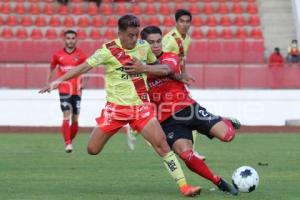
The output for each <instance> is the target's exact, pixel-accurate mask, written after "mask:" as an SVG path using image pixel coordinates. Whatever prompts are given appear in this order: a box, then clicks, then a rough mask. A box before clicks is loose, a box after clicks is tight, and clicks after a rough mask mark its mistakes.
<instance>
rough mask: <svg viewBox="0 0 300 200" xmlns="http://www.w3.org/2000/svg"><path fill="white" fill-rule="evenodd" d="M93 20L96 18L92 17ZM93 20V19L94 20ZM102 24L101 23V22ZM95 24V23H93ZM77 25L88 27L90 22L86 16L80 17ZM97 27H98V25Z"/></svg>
mask: <svg viewBox="0 0 300 200" xmlns="http://www.w3.org/2000/svg"><path fill="white" fill-rule="evenodd" d="M94 18H96V17H94ZM94 18H93V19H94ZM101 22H102V21H101ZM95 24H96V23H95ZM77 25H78V26H79V27H88V26H89V25H90V20H89V18H88V17H87V16H82V17H80V18H79V19H78V23H77ZM101 25H102V24H101ZM98 26H99V25H98Z"/></svg>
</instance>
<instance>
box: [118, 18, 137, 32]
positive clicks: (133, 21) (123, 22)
mask: <svg viewBox="0 0 300 200" xmlns="http://www.w3.org/2000/svg"><path fill="white" fill-rule="evenodd" d="M129 27H133V28H139V27H140V20H139V19H138V18H137V17H136V16H134V15H123V16H122V17H120V19H119V21H118V28H119V31H126V30H127V28H129Z"/></svg>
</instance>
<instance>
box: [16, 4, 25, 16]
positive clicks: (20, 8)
mask: <svg viewBox="0 0 300 200" xmlns="http://www.w3.org/2000/svg"><path fill="white" fill-rule="evenodd" d="M14 12H15V13H16V14H21V15H22V14H25V13H26V7H25V5H24V4H23V3H17V4H15V9H14Z"/></svg>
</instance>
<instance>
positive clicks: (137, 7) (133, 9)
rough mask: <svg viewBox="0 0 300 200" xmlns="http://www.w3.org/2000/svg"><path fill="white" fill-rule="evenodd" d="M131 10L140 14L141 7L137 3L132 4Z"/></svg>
mask: <svg viewBox="0 0 300 200" xmlns="http://www.w3.org/2000/svg"><path fill="white" fill-rule="evenodd" d="M131 12H132V14H134V15H140V14H141V13H142V10H141V7H140V6H139V5H138V4H134V5H133V6H132V8H131Z"/></svg>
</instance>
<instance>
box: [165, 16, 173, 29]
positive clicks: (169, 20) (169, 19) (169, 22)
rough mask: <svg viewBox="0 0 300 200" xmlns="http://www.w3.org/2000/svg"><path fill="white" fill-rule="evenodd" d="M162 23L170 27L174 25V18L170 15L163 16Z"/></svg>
mask: <svg viewBox="0 0 300 200" xmlns="http://www.w3.org/2000/svg"><path fill="white" fill-rule="evenodd" d="M163 25H164V26H166V27H172V26H174V25H175V20H174V19H173V17H171V16H166V17H164V21H163Z"/></svg>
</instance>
